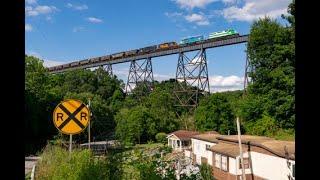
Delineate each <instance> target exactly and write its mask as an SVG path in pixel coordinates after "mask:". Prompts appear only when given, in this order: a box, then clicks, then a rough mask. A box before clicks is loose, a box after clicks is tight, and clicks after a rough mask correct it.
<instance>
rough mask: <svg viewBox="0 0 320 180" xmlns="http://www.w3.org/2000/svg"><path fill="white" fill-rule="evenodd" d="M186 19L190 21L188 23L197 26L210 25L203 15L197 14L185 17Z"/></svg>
mask: <svg viewBox="0 0 320 180" xmlns="http://www.w3.org/2000/svg"><path fill="white" fill-rule="evenodd" d="M185 19H186V20H187V21H188V22H194V23H196V24H197V25H200V26H201V25H209V24H210V23H209V20H208V19H207V18H206V17H205V16H204V15H203V14H196V13H193V14H191V15H187V16H185Z"/></svg>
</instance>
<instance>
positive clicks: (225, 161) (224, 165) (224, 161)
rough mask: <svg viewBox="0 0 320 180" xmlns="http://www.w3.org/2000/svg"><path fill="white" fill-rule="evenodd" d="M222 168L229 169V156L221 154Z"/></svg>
mask: <svg viewBox="0 0 320 180" xmlns="http://www.w3.org/2000/svg"><path fill="white" fill-rule="evenodd" d="M221 169H222V170H224V171H228V157H227V156H221Z"/></svg>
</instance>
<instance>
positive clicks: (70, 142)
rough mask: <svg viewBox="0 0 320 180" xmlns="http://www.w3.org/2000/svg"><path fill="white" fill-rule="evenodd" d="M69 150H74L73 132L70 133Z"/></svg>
mask: <svg viewBox="0 0 320 180" xmlns="http://www.w3.org/2000/svg"><path fill="white" fill-rule="evenodd" d="M69 152H70V154H71V152H72V134H70V141H69Z"/></svg>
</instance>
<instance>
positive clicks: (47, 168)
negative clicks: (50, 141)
mask: <svg viewBox="0 0 320 180" xmlns="http://www.w3.org/2000/svg"><path fill="white" fill-rule="evenodd" d="M41 158H42V159H41V161H39V164H38V166H37V168H36V173H35V176H36V179H50V180H51V179H53V180H54V179H70V180H73V179H74V180H76V179H110V178H112V179H114V177H112V176H115V177H116V179H120V177H121V176H119V174H118V173H114V174H115V175H113V174H112V173H111V172H110V171H111V170H112V171H113V172H114V169H112V168H110V165H112V166H113V164H112V163H114V162H109V161H108V160H103V159H95V158H94V156H93V155H92V153H91V152H90V151H89V150H87V149H85V150H79V149H75V150H73V152H72V154H71V155H70V154H69V152H68V151H67V150H65V149H63V148H61V147H58V146H52V145H48V146H47V147H46V148H45V150H44V152H43V154H42V155H41Z"/></svg>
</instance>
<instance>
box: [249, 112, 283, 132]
mask: <svg viewBox="0 0 320 180" xmlns="http://www.w3.org/2000/svg"><path fill="white" fill-rule="evenodd" d="M244 128H245V130H246V133H248V134H251V135H258V136H269V137H273V136H274V135H275V133H276V132H277V130H278V127H277V123H276V120H275V119H273V118H272V117H270V116H269V115H267V114H263V115H262V118H260V119H258V120H257V121H255V122H254V121H249V122H246V123H245V124H244Z"/></svg>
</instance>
